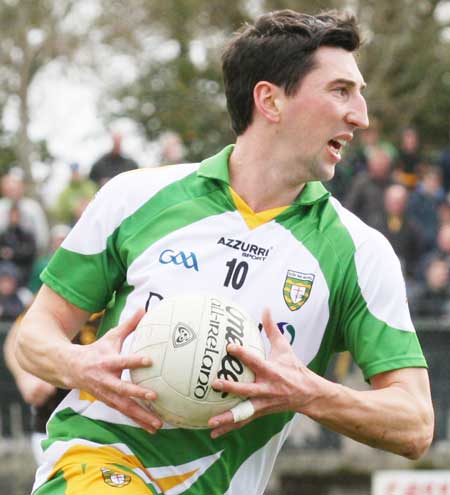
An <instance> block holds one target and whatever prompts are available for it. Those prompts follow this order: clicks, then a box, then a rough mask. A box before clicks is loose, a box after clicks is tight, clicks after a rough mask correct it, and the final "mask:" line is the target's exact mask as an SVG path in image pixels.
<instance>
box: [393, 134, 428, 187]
mask: <svg viewBox="0 0 450 495" xmlns="http://www.w3.org/2000/svg"><path fill="white" fill-rule="evenodd" d="M421 163H422V152H421V149H420V138H419V133H418V132H417V129H415V128H414V127H406V128H405V129H403V130H402V132H401V136H400V145H399V147H398V157H397V160H396V162H395V178H396V180H397V181H398V182H399V183H400V184H403V185H404V186H405V187H407V188H408V189H414V188H415V187H416V184H417V181H418V179H419V177H420V164H421Z"/></svg>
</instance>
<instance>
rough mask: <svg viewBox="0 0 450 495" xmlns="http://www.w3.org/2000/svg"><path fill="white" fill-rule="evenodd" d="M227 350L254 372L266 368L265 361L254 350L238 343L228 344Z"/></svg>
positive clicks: (262, 370) (260, 371)
mask: <svg viewBox="0 0 450 495" xmlns="http://www.w3.org/2000/svg"><path fill="white" fill-rule="evenodd" d="M227 352H228V353H229V354H231V355H233V356H235V357H237V358H238V359H239V360H240V361H242V362H243V363H244V364H245V365H246V366H248V367H249V368H250V369H251V370H252V371H254V372H255V373H256V374H259V373H263V372H264V371H266V370H267V361H266V359H264V358H263V357H261V356H260V355H259V354H257V353H256V352H255V351H254V350H252V349H249V348H247V347H244V346H242V345H239V344H228V345H227Z"/></svg>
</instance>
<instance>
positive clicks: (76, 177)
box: [54, 163, 97, 225]
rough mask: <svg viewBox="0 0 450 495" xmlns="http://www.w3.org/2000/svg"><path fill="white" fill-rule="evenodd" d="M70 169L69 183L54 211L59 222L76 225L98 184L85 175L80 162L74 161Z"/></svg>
mask: <svg viewBox="0 0 450 495" xmlns="http://www.w3.org/2000/svg"><path fill="white" fill-rule="evenodd" d="M70 171H71V176H70V181H69V184H67V186H66V187H65V189H64V190H63V191H62V192H61V194H60V195H59V197H58V200H57V202H56V206H55V211H54V213H55V218H56V220H57V221H58V222H62V223H65V224H68V225H74V224H75V223H76V221H77V220H78V219H79V218H80V216H81V214H82V213H83V211H84V209H85V208H86V206H87V205H88V204H89V201H90V200H91V199H92V198H93V197H94V195H95V193H96V191H97V186H96V184H95V183H94V182H92V181H91V180H90V179H88V178H87V177H83V175H82V174H81V172H80V166H79V164H78V163H72V164H71V165H70Z"/></svg>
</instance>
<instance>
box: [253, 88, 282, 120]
mask: <svg viewBox="0 0 450 495" xmlns="http://www.w3.org/2000/svg"><path fill="white" fill-rule="evenodd" d="M283 94H284V92H283V90H282V88H280V87H279V86H277V85H276V84H272V83H270V82H267V81H259V82H258V83H257V84H256V85H255V87H254V89H253V100H254V102H255V110H256V111H257V112H258V113H259V114H260V115H261V116H262V117H264V118H266V119H267V120H268V121H269V122H272V123H278V122H279V121H280V118H281V110H282V108H283V98H282V97H283Z"/></svg>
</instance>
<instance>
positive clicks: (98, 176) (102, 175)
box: [89, 132, 138, 187]
mask: <svg viewBox="0 0 450 495" xmlns="http://www.w3.org/2000/svg"><path fill="white" fill-rule="evenodd" d="M112 142H113V146H112V149H111V151H109V152H108V153H106V154H105V155H103V156H101V157H100V158H99V159H98V160H97V161H96V162H95V163H94V164H93V165H92V168H91V171H90V173H89V179H91V181H93V182H95V183H96V184H97V187H102V186H103V185H104V184H106V182H108V181H109V180H110V179H112V178H113V177H115V176H116V175H118V174H121V173H122V172H127V171H129V170H135V169H137V168H138V166H137V163H136V162H135V161H134V160H132V159H131V158H128V157H126V156H125V155H124V154H123V153H122V134H120V133H118V132H114V133H113V134H112Z"/></svg>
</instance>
